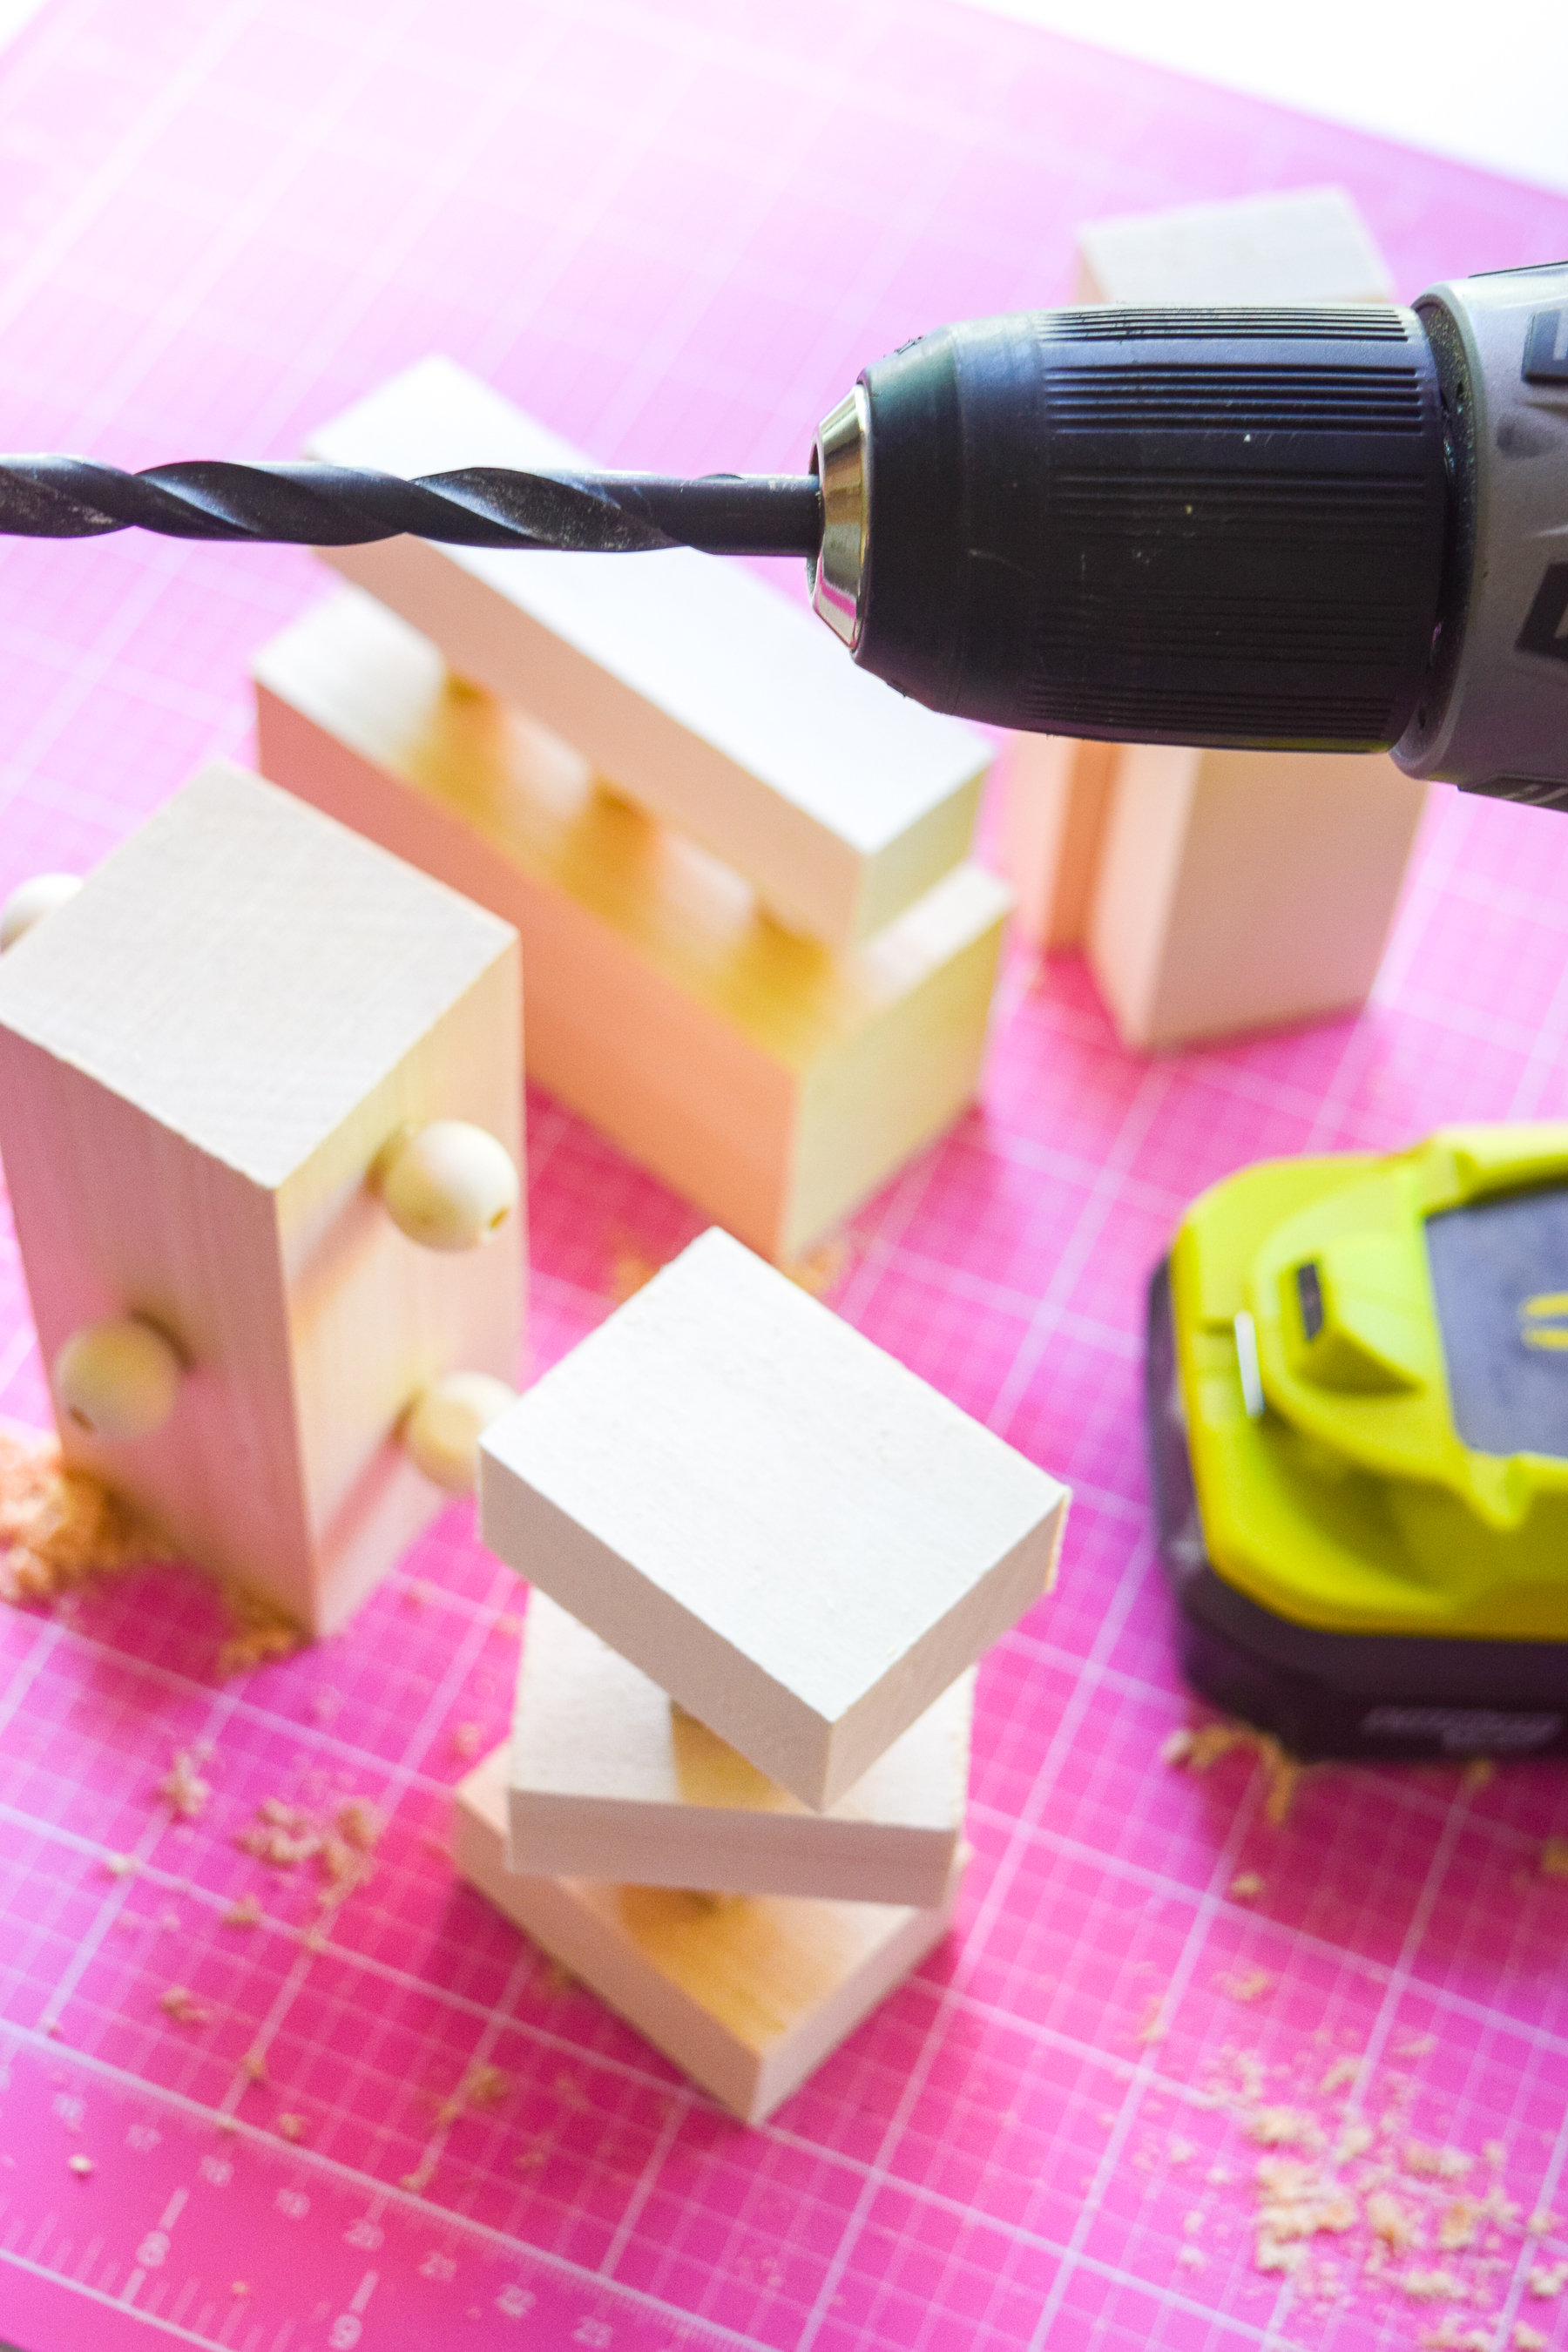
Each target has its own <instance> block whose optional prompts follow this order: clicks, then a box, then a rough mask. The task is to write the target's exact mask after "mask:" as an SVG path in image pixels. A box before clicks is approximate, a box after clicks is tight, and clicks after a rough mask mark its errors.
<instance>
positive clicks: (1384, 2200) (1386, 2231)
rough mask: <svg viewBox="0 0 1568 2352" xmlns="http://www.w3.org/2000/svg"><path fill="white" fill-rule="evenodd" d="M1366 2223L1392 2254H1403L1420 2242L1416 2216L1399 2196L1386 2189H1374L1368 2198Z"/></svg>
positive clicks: (1374, 2235)
mask: <svg viewBox="0 0 1568 2352" xmlns="http://www.w3.org/2000/svg"><path fill="white" fill-rule="evenodd" d="M1366 2225H1367V2228H1368V2229H1369V2230H1370V2231H1372V2234H1373V2237H1374V2238H1381V2239H1382V2241H1383V2242H1384V2245H1385V2246H1386V2247H1387V2248H1388V2251H1389V2252H1390V2253H1391V2254H1403V2253H1405V2252H1408V2251H1409V2249H1410V2248H1411V2247H1412V2246H1414V2245H1416V2244H1418V2243H1419V2242H1420V2231H1419V2229H1418V2227H1417V2225H1416V2221H1415V2216H1414V2214H1413V2213H1412V2212H1411V2211H1410V2210H1409V2208H1408V2207H1407V2206H1405V2205H1402V2204H1401V2203H1400V2201H1399V2200H1398V2198H1397V2197H1391V2196H1390V2194H1389V2192H1388V2190H1387V2189H1374V2190H1373V2194H1372V2195H1371V2196H1370V2197H1369V2198H1368V2199H1367V2200H1366Z"/></svg>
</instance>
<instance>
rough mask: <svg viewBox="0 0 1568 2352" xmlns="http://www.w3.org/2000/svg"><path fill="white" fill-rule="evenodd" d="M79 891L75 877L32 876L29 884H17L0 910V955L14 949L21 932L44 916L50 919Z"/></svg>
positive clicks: (59, 875) (77, 876)
mask: <svg viewBox="0 0 1568 2352" xmlns="http://www.w3.org/2000/svg"><path fill="white" fill-rule="evenodd" d="M80 888H81V878H80V877H79V875H76V874H35V875H34V876H33V877H32V879H31V880H30V881H27V882H18V883H17V885H16V888H15V889H14V890H13V891H12V893H11V895H10V897H9V898H7V899H6V900H5V904H4V905H3V906H0V955H4V954H5V950H6V949H7V948H14V947H15V946H16V942H17V940H19V939H20V938H21V936H22V934H23V932H24V931H30V930H31V929H32V928H33V925H34V924H35V923H37V922H39V921H41V920H42V919H43V917H44V916H45V915H52V914H53V913H54V911H55V908H57V907H63V906H64V905H65V902H66V900H67V899H68V898H75V897H76V894H77V892H78V891H79V889H80Z"/></svg>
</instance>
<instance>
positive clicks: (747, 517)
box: [0, 457, 822, 556]
mask: <svg viewBox="0 0 1568 2352" xmlns="http://www.w3.org/2000/svg"><path fill="white" fill-rule="evenodd" d="M113 530H153V531H159V532H161V533H163V536H164V537H166V538H170V539H212V540H260V541H268V540H269V541H298V542H300V543H301V544H303V545H305V546H309V547H353V546H363V544H365V543H366V542H367V541H371V540H378V539H395V538H396V537H397V536H398V535H399V534H400V533H401V532H405V531H406V532H410V533H412V534H413V536H415V537H416V538H418V539H432V540H439V541H444V542H445V543H447V545H450V546H455V547H529V548H560V549H567V550H570V551H573V552H574V553H579V554H595V555H629V554H636V553H637V552H639V551H644V550H647V549H650V548H660V547H698V548H701V549H703V550H704V551H706V552H708V553H709V554H710V555H805V556H812V555H815V554H816V551H817V548H818V546H819V544H820V542H821V538H822V501H821V495H820V491H819V488H818V485H817V480H816V476H815V474H806V475H750V476H747V475H740V474H709V475H705V476H704V477H702V478H700V480H697V481H682V480H679V479H671V478H666V477H664V476H662V475H658V474H598V475H574V474H525V473H517V472H513V471H510V470H509V469H507V468H505V467H499V466H469V467H463V468H462V469H461V470H460V471H458V472H456V473H449V474H422V475H420V476H419V477H418V478H416V480H414V481H404V480H403V479H402V478H400V477H399V476H397V475H395V474H380V473H373V472H370V471H368V470H362V469H359V468H356V467H348V466H330V465H318V464H312V463H300V464H284V465H254V466H242V465H232V464H229V463H226V462H225V461H222V460H212V461H207V460H196V461H194V462H192V463H190V464H186V465H178V466H153V467H148V469H147V470H146V471H145V472H144V473H140V474H129V473H122V472H121V469H120V468H119V467H116V466H100V465H98V464H96V463H94V462H93V461H92V460H91V459H90V458H87V457H0V533H10V534H12V535H14V536H16V537H19V538H26V539H93V538H99V537H100V536H101V535H102V534H103V533H104V532H106V531H113Z"/></svg>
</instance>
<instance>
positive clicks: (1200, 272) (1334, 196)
mask: <svg viewBox="0 0 1568 2352" xmlns="http://www.w3.org/2000/svg"><path fill="white" fill-rule="evenodd" d="M1078 256H1079V277H1078V287H1077V291H1076V295H1075V299H1076V300H1078V301H1079V302H1116V303H1125V304H1134V305H1135V304H1140V303H1156V304H1160V303H1167V302H1217V303H1233V302H1234V303H1247V302H1264V303H1276V302H1326V303H1341V302H1387V301H1390V300H1392V299H1393V278H1392V276H1391V273H1390V271H1389V267H1388V264H1387V262H1386V261H1385V260H1384V257H1383V256H1382V254H1381V253H1380V252H1379V251H1378V249H1377V247H1376V245H1375V244H1374V243H1373V237H1372V233H1371V231H1370V230H1369V229H1368V227H1367V226H1366V223H1365V222H1364V221H1363V218H1362V216H1361V215H1360V213H1359V212H1358V211H1357V210H1356V207H1355V205H1354V203H1353V202H1352V199H1351V197H1350V196H1349V195H1348V194H1346V192H1345V191H1344V189H1343V188H1288V189H1285V190H1283V191H1275V192H1272V193H1270V194H1267V195H1259V196H1237V197H1233V198H1230V199H1229V200H1227V201H1226V203H1224V204H1206V205H1175V206H1173V208H1172V209H1171V210H1170V211H1168V212H1158V213H1132V214H1129V215H1125V216H1124V217H1122V218H1120V219H1117V220H1104V221H1090V222H1089V223H1087V224H1086V225H1085V226H1083V227H1082V228H1080V229H1079V233H1078Z"/></svg>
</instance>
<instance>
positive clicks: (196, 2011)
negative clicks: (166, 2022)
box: [158, 1985, 212, 2025]
mask: <svg viewBox="0 0 1568 2352" xmlns="http://www.w3.org/2000/svg"><path fill="white" fill-rule="evenodd" d="M158 2006H159V2008H160V2009H161V2010H163V2011H164V2013H165V2014H166V2015H167V2016H169V2017H172V2018H173V2019H174V2022H175V2023H176V2024H177V2025H205V2023H206V2021H207V2020H208V2018H209V2017H210V2015H211V2014H212V2012H211V2011H210V2010H207V2009H205V2008H204V2007H203V2005H202V2003H201V2002H200V2001H199V2000H197V1999H196V1997H195V1993H194V1992H192V1991H191V1990H190V1988H189V1986H187V1985H171V1986H170V1987H169V1989H168V1990H167V1992H161V1993H160V1994H159V1995H158Z"/></svg>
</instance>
